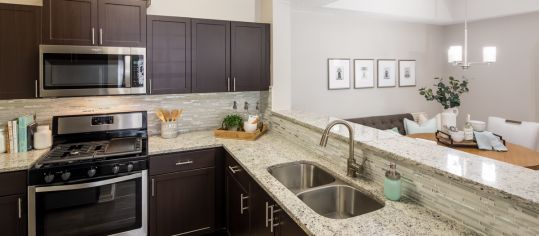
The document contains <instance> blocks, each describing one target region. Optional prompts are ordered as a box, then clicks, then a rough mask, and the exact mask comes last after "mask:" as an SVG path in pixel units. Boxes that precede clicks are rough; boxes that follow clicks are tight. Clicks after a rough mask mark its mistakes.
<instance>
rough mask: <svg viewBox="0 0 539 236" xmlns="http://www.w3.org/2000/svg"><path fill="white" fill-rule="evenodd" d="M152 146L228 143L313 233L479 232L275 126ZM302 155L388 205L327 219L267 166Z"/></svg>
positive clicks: (168, 148) (156, 141) (156, 140)
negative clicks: (356, 173) (395, 195)
mask: <svg viewBox="0 0 539 236" xmlns="http://www.w3.org/2000/svg"><path fill="white" fill-rule="evenodd" d="M149 146H150V154H151V155H156V154H162V153H169V152H177V151H186V150H194V149H201V148H209V147H218V146H224V147H225V148H226V149H227V150H228V151H229V152H230V154H232V155H233V156H234V157H235V158H236V160H237V161H238V162H239V163H240V164H241V165H242V166H243V167H244V168H245V169H246V171H247V172H249V174H250V175H251V176H253V178H254V180H255V181H257V182H258V184H260V186H262V188H264V189H265V190H266V191H267V192H268V193H269V194H270V195H271V196H272V197H273V198H274V200H275V201H276V202H277V203H278V204H279V205H280V206H281V207H282V208H283V209H284V210H285V211H286V212H287V213H288V214H289V215H290V216H291V217H292V218H293V219H294V220H295V221H296V222H297V223H298V224H299V225H300V226H301V227H302V228H303V229H304V230H305V231H306V232H307V233H309V234H311V235H475V233H474V232H472V231H469V230H468V229H466V228H464V227H462V226H460V225H457V224H455V223H454V222H452V221H448V220H446V219H445V218H443V217H441V216H439V215H437V214H435V213H433V212H431V211H429V210H427V209H426V208H423V207H421V206H419V205H418V204H416V203H415V202H412V201H410V200H408V199H403V200H402V201H401V202H392V201H388V200H385V199H384V197H383V190H382V188H381V187H379V186H380V185H379V184H376V183H374V182H372V181H368V180H364V179H357V178H355V179H354V178H350V177H347V176H346V170H345V169H343V168H341V167H339V166H338V165H335V164H333V163H330V162H328V161H326V160H325V159H323V158H321V157H319V156H317V155H316V154H314V153H312V152H310V151H307V150H306V149H304V148H303V147H301V146H298V145H296V144H294V143H292V142H290V141H288V140H286V139H284V138H283V137H282V136H280V135H278V134H275V133H273V132H271V131H270V132H269V133H268V134H266V135H264V136H262V137H261V138H260V139H258V140H257V141H238V140H227V139H217V138H214V137H213V134H212V132H210V131H205V132H193V133H187V134H182V135H180V136H179V137H177V138H175V139H162V138H160V137H152V138H150V140H149ZM300 160H301V161H309V162H313V163H317V164H319V165H320V166H322V167H323V168H324V169H326V170H328V171H329V172H331V173H332V174H334V175H335V176H337V177H339V178H341V179H343V180H345V182H348V183H349V184H351V185H352V186H355V187H357V188H359V189H360V190H364V191H365V192H367V193H371V194H372V195H373V196H374V197H375V198H376V199H378V200H379V201H381V202H384V203H385V207H384V208H382V209H380V210H378V211H374V212H370V213H367V214H364V215H360V216H357V217H353V218H349V219H342V220H336V219H329V218H325V217H323V216H321V215H319V214H317V213H315V212H314V211H313V210H312V209H310V208H309V207H308V206H307V205H305V204H304V203H303V202H302V201H301V200H299V198H297V197H296V196H295V195H294V194H293V193H292V192H291V191H290V190H288V189H287V188H286V187H284V186H283V185H282V184H281V183H280V182H278V181H277V180H276V179H275V178H274V177H273V176H271V175H270V174H269V172H268V171H267V168H268V167H270V166H273V165H277V164H282V163H287V162H294V161H300ZM336 160H338V159H337V158H336Z"/></svg>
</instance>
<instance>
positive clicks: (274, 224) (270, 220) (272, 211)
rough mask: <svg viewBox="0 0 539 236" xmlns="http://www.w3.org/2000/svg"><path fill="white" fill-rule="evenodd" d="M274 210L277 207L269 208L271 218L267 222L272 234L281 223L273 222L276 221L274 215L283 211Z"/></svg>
mask: <svg viewBox="0 0 539 236" xmlns="http://www.w3.org/2000/svg"><path fill="white" fill-rule="evenodd" d="M274 208H275V205H271V206H269V212H270V218H269V220H268V222H267V223H269V226H270V232H272V233H273V229H274V228H275V227H277V226H279V223H275V222H273V221H274V220H275V216H274V214H275V213H277V212H280V211H281V209H277V210H275V209H274Z"/></svg>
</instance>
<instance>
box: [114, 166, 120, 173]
mask: <svg viewBox="0 0 539 236" xmlns="http://www.w3.org/2000/svg"><path fill="white" fill-rule="evenodd" d="M118 172H120V167H119V166H118V165H115V166H114V167H112V173H114V174H118Z"/></svg>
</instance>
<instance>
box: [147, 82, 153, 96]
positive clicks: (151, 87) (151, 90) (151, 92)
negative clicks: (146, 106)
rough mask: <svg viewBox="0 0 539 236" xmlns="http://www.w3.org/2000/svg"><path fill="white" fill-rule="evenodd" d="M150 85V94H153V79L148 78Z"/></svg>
mask: <svg viewBox="0 0 539 236" xmlns="http://www.w3.org/2000/svg"><path fill="white" fill-rule="evenodd" d="M148 85H149V86H150V94H152V80H148Z"/></svg>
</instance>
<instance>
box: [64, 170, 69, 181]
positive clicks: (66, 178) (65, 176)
mask: <svg viewBox="0 0 539 236" xmlns="http://www.w3.org/2000/svg"><path fill="white" fill-rule="evenodd" d="M70 177H71V172H69V171H66V172H64V173H62V180H64V181H67V180H68V179H69V178H70Z"/></svg>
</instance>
